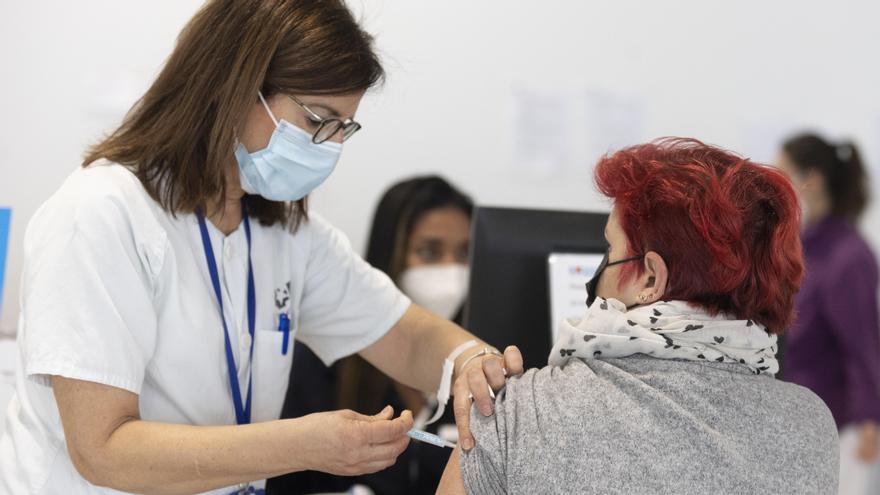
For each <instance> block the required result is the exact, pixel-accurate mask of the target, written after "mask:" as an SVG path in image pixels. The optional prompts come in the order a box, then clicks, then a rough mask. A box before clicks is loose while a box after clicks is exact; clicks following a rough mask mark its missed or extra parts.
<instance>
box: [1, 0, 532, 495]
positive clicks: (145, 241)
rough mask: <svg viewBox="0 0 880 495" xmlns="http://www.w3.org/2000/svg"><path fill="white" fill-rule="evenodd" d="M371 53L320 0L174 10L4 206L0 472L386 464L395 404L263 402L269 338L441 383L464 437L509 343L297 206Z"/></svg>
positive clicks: (350, 105) (238, 487)
mask: <svg viewBox="0 0 880 495" xmlns="http://www.w3.org/2000/svg"><path fill="white" fill-rule="evenodd" d="M382 74H383V73H382V68H381V66H380V64H379V62H378V60H377V57H376V56H375V54H374V52H373V50H372V48H371V39H370V37H369V35H367V34H366V33H364V32H363V31H362V30H361V29H360V28H359V26H358V25H357V24H356V22H355V21H354V19H353V18H352V15H351V13H350V12H349V11H348V10H347V9H346V7H345V6H344V4H342V3H341V2H340V1H337V0H323V1H319V0H215V1H211V2H209V3H207V4H206V5H205V6H204V7H203V8H202V9H201V10H200V11H199V12H198V13H197V14H196V16H195V17H194V18H193V19H192V20H191V21H190V22H189V24H188V25H187V26H186V27H185V28H184V30H183V32H182V33H181V35H180V37H179V39H178V43H177V46H176V48H175V49H174V51H173V53H172V54H171V56H170V58H169V59H168V61H167V63H166V65H165V67H164V68H163V70H162V71H161V72H160V74H159V76H158V77H157V79H156V81H155V82H154V83H153V85H152V86H151V87H150V89H149V90H148V91H147V92H146V94H145V95H144V96H143V97H142V98H141V99H140V100H139V101H138V102H137V104H136V105H135V106H134V108H133V109H132V110H131V111H130V112H129V114H128V115H127V116H126V117H125V119H124V121H123V122H122V124H121V125H120V127H119V128H118V129H116V130H115V131H114V132H113V133H111V134H110V135H109V136H108V137H107V138H106V139H104V140H103V141H101V142H99V143H98V144H97V145H95V146H94V147H93V148H92V149H90V150H89V152H88V153H87V156H86V159H85V162H84V166H83V168H81V169H79V170H77V171H76V172H74V173H73V174H72V175H71V176H70V177H69V178H68V179H67V180H66V181H65V182H64V184H63V185H62V186H61V188H60V189H59V190H58V191H57V192H56V193H55V194H54V195H53V196H52V197H51V198H50V199H49V200H48V201H47V202H46V203H45V204H44V205H43V206H42V207H41V208H40V209H39V210H38V211H37V213H36V214H35V215H34V217H33V218H32V219H31V222H30V224H29V226H28V228H27V232H26V235H25V266H24V273H23V280H22V298H21V319H20V326H19V333H18V346H19V364H18V369H17V377H16V394H15V396H14V398H13V399H12V401H11V403H10V406H9V411H8V414H7V424H6V428H5V429H6V432H5V434H4V436H3V437H2V439H0V494H3V495H11V494H16V495H18V494H57V493H64V494H95V493H118V492H120V491H121V492H136V493H145V492H147V493H198V492H210V493H216V494H229V493H253V492H255V491H256V492H259V491H261V490H262V488H261V486H262V485H261V483H262V482H261V481H260V480H263V479H265V478H266V477H270V476H276V475H279V474H283V473H286V472H292V471H298V470H304V469H312V470H318V471H324V472H329V473H334V474H344V475H354V474H362V473H368V472H375V471H378V470H381V469H383V468H385V467H388V466H389V465H391V464H392V463H394V461H395V459H396V457H397V456H398V455H399V454H400V453H401V452H402V451H403V450H404V449H405V448H406V446H407V444H408V438H407V436H406V433H407V431H408V430H409V428H410V427H411V426H412V415H411V414H410V413H409V412H408V411H405V412H403V413H402V414H400V415H399V417H397V418H394V412H393V411H392V410H390V408H386V409H385V410H384V411H382V412H381V413H379V414H377V415H375V416H365V415H362V414H358V413H354V412H352V411H334V412H325V413H318V414H312V415H309V416H305V417H302V418H297V419H290V420H277V418H278V416H279V413H280V410H281V406H282V401H283V398H284V392H285V390H286V388H287V381H288V377H289V375H288V373H289V370H290V368H291V358H292V354H293V353H292V352H291V346H292V340H293V339H296V340H299V341H301V342H304V343H305V344H307V345H308V346H309V347H311V348H312V349H313V350H314V351H315V352H316V353H317V354H318V355H319V356H320V357H321V358H322V359H323V360H324V361H325V362H327V363H331V362H333V361H335V360H337V359H339V358H341V357H343V356H347V355H350V354H354V353H359V354H360V355H361V356H363V357H364V358H365V359H367V360H368V361H369V362H370V363H372V364H374V365H375V366H377V367H378V368H379V369H380V370H382V371H383V372H385V373H387V374H388V375H389V376H390V377H392V378H393V379H395V380H397V381H399V382H402V383H405V384H407V385H409V386H412V387H415V388H418V389H420V390H423V391H437V394H438V396H440V397H441V398H442V399H445V398H446V397H448V391H449V389H450V388H452V389H453V393H454V395H455V413H456V417H457V419H458V424H459V428H460V429H461V445H462V447H464V448H465V449H469V448H472V447H473V438H472V437H471V436H470V433H469V431H468V425H467V419H468V417H467V416H468V413H469V409H470V397H473V399H474V400H475V401H476V405H477V407H478V409H479V410H480V411H481V412H482V413H484V414H491V410H492V405H493V404H492V401H491V398H490V396H489V395H490V394H489V392H490V390H489V387H490V386H491V387H492V388H493V389H495V390H497V389H500V388H501V387H502V386H503V385H504V376H505V371H506V372H507V374H511V373H518V372H520V371H521V369H522V358H521V356H520V355H519V351H518V350H516V348H513V347H511V348H508V349H507V350H506V351H505V353H504V355H503V356H502V355H501V353H499V352H498V351H496V350H494V349H492V348H490V347H489V346H487V345H486V344H484V343H481V342H479V341H478V340H476V339H475V338H474V337H473V336H472V335H470V334H469V333H467V332H466V331H464V330H462V329H461V328H459V327H457V326H455V325H454V324H452V323H449V322H447V321H445V320H443V319H441V318H439V317H437V316H434V315H433V314H431V313H429V312H427V311H426V310H423V309H421V308H419V307H418V306H417V305H414V304H412V303H411V302H410V300H409V299H408V298H407V297H406V296H404V295H403V294H401V292H399V291H398V289H396V288H395V286H394V284H393V283H392V282H391V280H390V279H389V278H388V277H387V276H386V275H384V274H383V273H381V272H379V271H378V270H375V269H373V268H371V267H370V266H369V265H368V264H367V263H366V262H364V261H363V260H362V259H361V258H359V257H358V256H357V255H356V254H355V253H354V251H353V250H352V248H351V247H350V245H349V243H348V241H347V240H346V239H345V238H344V236H342V235H341V234H340V233H339V232H338V231H337V230H335V229H334V228H333V227H332V226H330V225H329V224H328V223H327V222H325V221H324V220H322V219H321V218H320V217H318V216H317V215H314V214H309V213H308V212H307V208H306V199H305V198H306V196H307V195H308V193H309V192H310V191H312V190H313V189H314V188H315V187H317V186H318V185H319V184H321V183H322V182H323V181H324V180H325V179H326V178H327V176H329V175H330V173H331V172H332V171H333V169H334V167H335V165H336V162H337V159H338V158H339V154H340V151H341V149H342V142H343V141H344V140H345V139H347V138H349V137H351V136H352V135H353V134H354V133H355V132H357V131H358V129H360V125H359V124H358V123H357V122H356V121H355V120H354V116H355V111H356V110H357V107H358V103H359V102H360V99H361V96H362V95H363V93H364V91H365V90H366V89H368V88H369V87H371V86H373V85H374V84H375V83H376V82H377V81H379V80H380V79H381V77H382ZM55 131H56V130H55V129H54V128H50V129H49V130H48V131H47V132H50V133H51V132H55ZM58 132H61V131H58ZM364 173H369V171H368V170H364ZM340 200H344V198H340ZM453 382H454V385H450V383H453ZM441 402H442V401H441ZM101 487H108V488H110V489H112V490H108V489H105V488H101Z"/></svg>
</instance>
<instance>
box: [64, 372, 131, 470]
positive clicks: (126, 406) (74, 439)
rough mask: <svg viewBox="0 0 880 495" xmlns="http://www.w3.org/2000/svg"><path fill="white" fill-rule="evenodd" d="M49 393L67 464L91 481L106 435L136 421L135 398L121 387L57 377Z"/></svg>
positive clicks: (106, 438)
mask: <svg viewBox="0 0 880 495" xmlns="http://www.w3.org/2000/svg"><path fill="white" fill-rule="evenodd" d="M52 390H53V392H54V394H55V402H56V403H57V404H58V413H59V414H60V416H61V424H62V426H63V427H64V437H65V440H66V442H67V450H68V452H69V453H70V458H71V461H73V464H74V466H75V467H76V469H77V470H78V471H79V473H80V475H82V476H83V477H84V478H86V479H87V480H89V481H94V479H95V468H96V467H97V466H98V465H100V463H101V455H102V453H103V451H104V447H105V445H106V443H107V440H108V439H109V438H110V435H112V434H113V432H114V431H116V429H117V428H119V427H120V426H121V425H122V424H124V423H126V422H128V421H131V420H133V419H140V412H139V405H138V396H137V394H134V393H132V392H129V391H127V390H123V389H121V388H116V387H111V386H109V385H102V384H100V383H95V382H89V381H85V380H75V379H72V378H64V377H61V376H53V377H52Z"/></svg>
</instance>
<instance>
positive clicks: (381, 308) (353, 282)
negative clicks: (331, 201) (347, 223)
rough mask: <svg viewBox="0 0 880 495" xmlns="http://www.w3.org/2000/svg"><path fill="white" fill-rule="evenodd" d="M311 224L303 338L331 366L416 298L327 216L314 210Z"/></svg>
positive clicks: (375, 337)
mask: <svg viewBox="0 0 880 495" xmlns="http://www.w3.org/2000/svg"><path fill="white" fill-rule="evenodd" d="M307 228H309V229H310V231H311V233H310V234H311V246H310V250H309V254H308V256H309V259H308V262H307V264H306V274H305V283H304V287H303V297H302V302H301V306H300V328H299V331H298V335H297V338H298V339H299V340H300V341H301V342H303V343H304V344H306V345H308V346H309V347H310V348H311V349H312V350H313V351H314V352H315V354H317V355H318V357H320V358H321V360H322V361H324V363H326V364H327V365H328V366H329V365H330V364H331V363H333V362H334V361H336V360H337V359H339V358H342V357H345V356H348V355H350V354H354V353H356V352H358V351H360V350H362V349H364V348H365V347H368V346H369V345H370V344H372V343H374V342H376V341H377V340H379V338H381V337H382V336H383V335H385V333H386V332H387V331H388V330H390V329H391V327H392V326H394V324H395V323H397V322H398V321H399V320H400V318H401V317H403V314H404V313H405V312H406V310H407V308H409V306H410V300H409V299H408V298H407V297H406V296H404V295H403V293H401V292H400V291H399V290H398V289H397V287H396V286H395V285H394V283H393V282H392V281H391V279H390V278H388V276H386V275H385V274H384V273H382V272H381V271H379V270H377V269H375V268H373V267H371V266H370V265H369V264H368V263H367V262H366V261H364V260H363V259H362V258H361V257H360V256H358V254H357V253H355V252H354V250H353V249H352V248H351V244H350V243H349V241H348V239H347V238H346V237H345V236H344V235H343V234H342V233H341V232H339V231H338V230H337V229H335V228H333V227H332V226H331V225H330V224H328V223H327V222H326V221H325V220H323V219H322V218H321V217H319V216H317V215H310V219H309V223H308V226H307Z"/></svg>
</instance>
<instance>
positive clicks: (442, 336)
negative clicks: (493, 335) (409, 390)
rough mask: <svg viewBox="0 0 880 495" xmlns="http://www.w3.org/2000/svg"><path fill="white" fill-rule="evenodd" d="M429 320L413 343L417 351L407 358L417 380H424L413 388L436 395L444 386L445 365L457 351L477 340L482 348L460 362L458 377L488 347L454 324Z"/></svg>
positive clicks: (472, 350)
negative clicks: (477, 354)
mask: <svg viewBox="0 0 880 495" xmlns="http://www.w3.org/2000/svg"><path fill="white" fill-rule="evenodd" d="M426 320H427V321H424V322H423V323H422V324H421V325H419V326H418V328H419V330H418V334H417V335H414V337H413V339H412V346H413V349H412V352H411V353H410V354H408V355H407V358H408V361H409V363H408V368H409V369H410V370H412V374H413V376H417V377H419V379H420V381H419V384H415V385H412V386H415V387H417V388H419V389H421V390H423V391H426V392H436V391H437V388H438V387H439V386H440V379H441V375H442V370H443V362H444V360H445V359H446V358H447V357H448V356H449V354H450V353H451V352H452V351H453V350H455V348H456V347H458V346H459V345H461V344H463V343H465V342H467V341H469V340H475V341H476V342H477V344H478V345H477V346H474V347H472V348H470V349H467V350H466V351H464V352H463V353H462V354H461V355H460V356H459V357H458V358H457V359H456V362H455V367H454V370H455V372H456V373H457V372H458V371H459V368H460V366H461V364H462V363H463V362H464V361H465V360H466V359H467V358H468V357H470V356H472V355H473V354H475V353H477V352H479V351H480V350H481V349H482V348H484V347H485V346H486V344H485V343H484V342H483V341H482V340H480V339H478V338H477V337H475V336H474V335H473V334H471V333H470V332H468V331H466V330H464V329H463V328H461V327H460V326H458V325H456V324H454V323H452V322H449V321H446V320H443V319H441V318H437V317H434V316H433V315H429V318H426Z"/></svg>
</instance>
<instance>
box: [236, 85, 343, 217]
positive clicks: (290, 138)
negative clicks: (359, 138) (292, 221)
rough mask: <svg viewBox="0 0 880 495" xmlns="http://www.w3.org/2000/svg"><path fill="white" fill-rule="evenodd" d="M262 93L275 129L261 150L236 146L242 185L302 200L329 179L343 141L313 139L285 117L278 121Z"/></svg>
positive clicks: (278, 198)
mask: <svg viewBox="0 0 880 495" xmlns="http://www.w3.org/2000/svg"><path fill="white" fill-rule="evenodd" d="M259 96H260V101H261V102H262V103H263V106H264V107H265V108H266V111H267V112H268V113H269V116H270V117H271V118H272V122H275V131H274V132H272V137H271V139H269V144H268V145H267V146H266V147H265V148H264V149H262V150H260V151H257V152H254V153H249V152H248V150H247V149H246V148H245V147H244V146H243V145H242V144H241V143H239V144H238V145H237V146H236V148H235V159H236V161H238V171H239V174H238V175H239V176H240V177H241V187H242V189H244V190H245V192H247V193H249V194H259V195H260V196H262V197H264V198H266V199H269V200H272V201H297V200H300V199H302V198H304V197H305V196H306V195H308V194H309V193H311V192H312V191H314V190H315V189H316V188H317V187H318V186H320V185H321V184H322V183H323V182H324V181H325V180H327V177H329V176H330V174H331V173H332V172H333V169H335V168H336V162H338V161H339V154H340V153H342V145H341V144H339V143H334V142H330V141H325V142H323V143H321V144H315V143H313V142H312V135H311V134H309V133H307V132H306V131H304V130H302V129H300V128H299V127H297V126H295V125H293V124H291V123H290V122H287V121H286V120H281V121H280V122H279V121H278V119H276V118H275V115H273V114H272V110H270V109H269V105H267V104H266V100H265V99H263V95H262V94H260V95H259Z"/></svg>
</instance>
